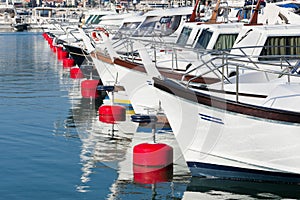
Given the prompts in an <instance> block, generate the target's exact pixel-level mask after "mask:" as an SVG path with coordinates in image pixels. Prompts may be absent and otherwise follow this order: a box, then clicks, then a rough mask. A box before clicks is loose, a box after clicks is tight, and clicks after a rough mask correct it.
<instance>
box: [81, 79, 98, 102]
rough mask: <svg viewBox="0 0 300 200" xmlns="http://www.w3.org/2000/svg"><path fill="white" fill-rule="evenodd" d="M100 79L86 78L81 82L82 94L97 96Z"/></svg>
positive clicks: (90, 96) (88, 96) (91, 96)
mask: <svg viewBox="0 0 300 200" xmlns="http://www.w3.org/2000/svg"><path fill="white" fill-rule="evenodd" d="M98 84H99V80H84V81H82V82H81V96H82V97H83V98H97V97H99V95H98V92H97V86H98Z"/></svg>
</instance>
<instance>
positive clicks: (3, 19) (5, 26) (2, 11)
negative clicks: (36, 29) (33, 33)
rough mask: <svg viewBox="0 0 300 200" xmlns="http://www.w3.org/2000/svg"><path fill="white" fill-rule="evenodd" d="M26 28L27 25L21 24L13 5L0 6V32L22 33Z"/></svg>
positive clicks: (2, 4)
mask: <svg viewBox="0 0 300 200" xmlns="http://www.w3.org/2000/svg"><path fill="white" fill-rule="evenodd" d="M27 26H28V24H26V23H24V22H23V20H22V18H21V16H20V15H18V13H17V10H16V8H15V6H14V5H11V4H8V3H1V4H0V30H5V31H12V30H14V31H23V30H26V29H27Z"/></svg>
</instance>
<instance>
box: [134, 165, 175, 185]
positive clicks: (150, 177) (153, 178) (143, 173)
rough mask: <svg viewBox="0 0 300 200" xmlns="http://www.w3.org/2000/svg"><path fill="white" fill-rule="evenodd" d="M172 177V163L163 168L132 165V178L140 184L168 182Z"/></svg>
mask: <svg viewBox="0 0 300 200" xmlns="http://www.w3.org/2000/svg"><path fill="white" fill-rule="evenodd" d="M172 179H173V165H168V166H166V167H163V168H153V167H145V166H139V165H133V180H134V182H136V183H140V184H154V183H161V182H170V181H171V180H172Z"/></svg>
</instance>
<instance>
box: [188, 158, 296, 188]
mask: <svg viewBox="0 0 300 200" xmlns="http://www.w3.org/2000/svg"><path fill="white" fill-rule="evenodd" d="M187 165H188V167H189V168H190V170H191V173H192V176H196V177H197V176H207V177H217V178H225V179H241V180H250V181H268V182H287V183H300V174H293V173H283V172H272V171H263V170H255V169H246V168H239V167H231V166H224V165H215V164H207V163H199V162H187Z"/></svg>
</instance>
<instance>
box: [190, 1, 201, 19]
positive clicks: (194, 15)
mask: <svg viewBox="0 0 300 200" xmlns="http://www.w3.org/2000/svg"><path fill="white" fill-rule="evenodd" d="M199 1H200V0H197V1H196V4H195V6H194V9H193V12H192V15H191V17H190V21H189V22H195V21H196V16H197V14H196V13H197V8H198V4H199Z"/></svg>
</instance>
